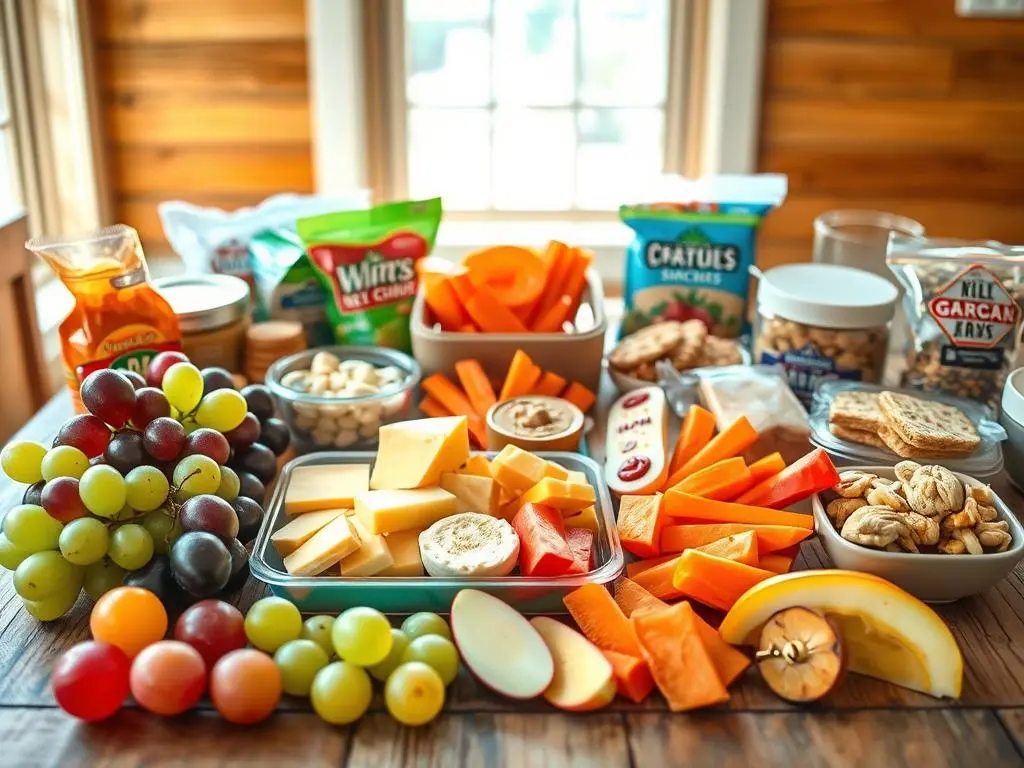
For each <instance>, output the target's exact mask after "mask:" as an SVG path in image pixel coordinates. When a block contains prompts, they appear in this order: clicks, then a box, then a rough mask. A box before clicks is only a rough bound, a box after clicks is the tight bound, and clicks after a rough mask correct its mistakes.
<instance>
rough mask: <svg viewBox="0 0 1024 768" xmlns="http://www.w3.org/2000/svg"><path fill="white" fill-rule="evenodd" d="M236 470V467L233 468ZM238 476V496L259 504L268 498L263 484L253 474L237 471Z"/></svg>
mask: <svg viewBox="0 0 1024 768" xmlns="http://www.w3.org/2000/svg"><path fill="white" fill-rule="evenodd" d="M232 469H234V467H232ZM235 474H236V475H238V495H239V496H240V497H241V496H245V497H247V498H250V499H252V500H253V501H255V502H256V503H257V504H262V503H263V502H264V501H265V500H266V498H267V489H266V487H265V486H264V485H263V482H262V481H261V480H260V479H259V478H258V477H256V475H254V474H253V473H252V472H245V471H241V472H239V471H238V470H235Z"/></svg>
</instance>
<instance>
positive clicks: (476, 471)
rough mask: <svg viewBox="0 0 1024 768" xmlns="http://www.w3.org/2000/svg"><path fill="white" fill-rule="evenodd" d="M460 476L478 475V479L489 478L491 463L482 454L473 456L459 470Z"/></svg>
mask: <svg viewBox="0 0 1024 768" xmlns="http://www.w3.org/2000/svg"><path fill="white" fill-rule="evenodd" d="M459 474H460V475H480V477H490V476H491V462H490V461H489V460H488V459H487V457H486V456H484V455H483V454H482V453H477V454H474V455H473V456H470V457H469V460H468V461H466V463H465V464H463V465H462V466H461V467H460V468H459Z"/></svg>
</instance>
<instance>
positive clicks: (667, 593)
mask: <svg viewBox="0 0 1024 768" xmlns="http://www.w3.org/2000/svg"><path fill="white" fill-rule="evenodd" d="M680 557H682V555H675V556H673V557H670V558H668V559H667V560H666V561H665V562H663V563H659V564H658V565H656V566H654V567H653V568H648V569H647V570H645V571H641V572H640V573H630V574H629V578H630V579H632V580H633V582H635V583H636V584H639V585H640V586H641V587H643V588H644V589H646V590H647V591H648V592H650V593H651V595H653V596H654V597H657V598H660V599H661V600H674V599H676V598H677V597H682V596H683V593H682V592H680V591H679V590H678V589H676V588H675V587H674V586H673V585H672V576H673V574H675V570H676V562H677V561H678V560H679V558H680ZM632 565H636V563H632ZM626 571H627V573H628V571H629V566H626Z"/></svg>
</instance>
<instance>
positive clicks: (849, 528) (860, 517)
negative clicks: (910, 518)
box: [841, 506, 911, 548]
mask: <svg viewBox="0 0 1024 768" xmlns="http://www.w3.org/2000/svg"><path fill="white" fill-rule="evenodd" d="M841 535H842V537H843V538H844V539H846V540H847V541H852V542H853V543H854V544H862V545H864V546H868V547H879V548H884V547H886V546H888V545H889V544H893V543H895V542H896V541H897V540H902V539H905V540H906V541H911V538H910V528H908V527H907V525H906V523H905V522H904V520H903V516H902V515H900V514H899V513H898V512H893V511H892V510H891V509H889V508H888V507H872V506H868V507H861V508H860V509H857V510H855V511H854V512H853V514H852V515H850V516H849V517H848V518H847V519H846V523H844V524H843V530H842V533H841ZM901 543H902V542H901Z"/></svg>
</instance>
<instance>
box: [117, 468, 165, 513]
mask: <svg viewBox="0 0 1024 768" xmlns="http://www.w3.org/2000/svg"><path fill="white" fill-rule="evenodd" d="M124 482H125V486H126V495H127V499H128V506H129V507H131V508H132V509H135V510H138V511H139V512H150V511H152V510H154V509H156V508H157V507H159V506H160V505H161V504H163V503H164V502H165V501H167V494H168V492H169V491H170V490H171V484H170V483H168V482H167V478H166V477H165V476H164V473H163V472H161V471H160V470H159V469H157V468H156V467H147V466H143V467H136V468H135V469H133V470H132V471H131V472H129V473H128V474H127V475H126V476H125V478H124Z"/></svg>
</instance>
